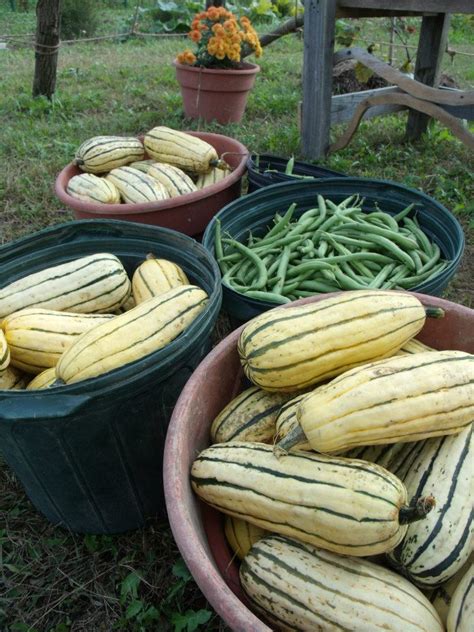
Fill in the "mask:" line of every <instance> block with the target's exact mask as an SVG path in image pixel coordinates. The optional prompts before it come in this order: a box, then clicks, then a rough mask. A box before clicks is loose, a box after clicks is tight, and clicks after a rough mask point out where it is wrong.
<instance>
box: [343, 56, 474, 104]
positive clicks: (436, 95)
mask: <svg viewBox="0 0 474 632" xmlns="http://www.w3.org/2000/svg"><path fill="white" fill-rule="evenodd" d="M346 59H356V60H357V61H360V62H361V63H362V64H364V66H367V68H370V69H371V70H373V71H374V72H375V73H376V74H377V75H379V77H382V78H383V79H385V81H387V82H388V83H391V84H396V85H397V86H399V88H401V89H402V90H404V91H405V92H407V93H408V94H411V95H412V96H414V97H416V98H417V99H424V100H425V101H433V102H434V103H445V104H446V105H472V104H474V90H459V91H453V92H446V93H443V92H440V91H439V89H437V88H433V87H432V85H433V83H432V84H431V85H429V86H427V85H424V84H423V83H421V82H420V81H416V80H415V79H412V78H411V77H409V76H408V75H406V74H404V73H402V72H400V71H399V70H397V69H396V68H393V67H392V66H390V65H389V64H387V63H385V62H384V61H382V60H381V59H378V58H377V57H375V56H374V55H371V54H370V53H368V52H367V51H366V50H364V49H362V48H358V47H353V48H343V49H341V50H338V51H337V52H336V53H335V54H334V57H333V63H334V64H337V63H339V62H341V61H344V60H346ZM436 78H437V79H439V73H438V77H436V75H434V77H433V81H434V80H435V79H436ZM427 79H429V76H428V75H427Z"/></svg>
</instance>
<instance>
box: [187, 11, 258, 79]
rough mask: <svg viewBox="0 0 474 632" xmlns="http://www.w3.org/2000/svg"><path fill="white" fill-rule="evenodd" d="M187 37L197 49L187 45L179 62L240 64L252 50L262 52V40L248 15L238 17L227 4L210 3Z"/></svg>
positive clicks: (215, 65) (218, 65)
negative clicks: (216, 5)
mask: <svg viewBox="0 0 474 632" xmlns="http://www.w3.org/2000/svg"><path fill="white" fill-rule="evenodd" d="M188 37H189V38H190V39H192V40H193V42H195V43H196V44H197V50H196V53H193V52H192V51H191V50H189V49H186V50H185V51H183V52H182V53H180V54H179V55H178V56H177V61H178V62H179V63H180V64H188V65H190V66H201V67H203V68H238V67H239V64H240V61H241V59H242V57H245V56H246V55H248V54H249V53H251V52H252V51H253V52H254V53H255V56H256V57H260V55H261V54H262V47H261V46H260V40H259V39H258V35H257V33H256V32H255V30H254V28H253V27H252V24H251V22H250V20H249V19H248V18H247V17H245V16H244V17H241V18H237V17H236V16H235V15H234V14H233V13H231V12H230V11H227V10H226V9H224V7H210V8H209V9H208V10H207V11H202V12H201V13H197V14H196V15H195V16H194V19H193V21H192V23H191V31H190V32H189V34H188Z"/></svg>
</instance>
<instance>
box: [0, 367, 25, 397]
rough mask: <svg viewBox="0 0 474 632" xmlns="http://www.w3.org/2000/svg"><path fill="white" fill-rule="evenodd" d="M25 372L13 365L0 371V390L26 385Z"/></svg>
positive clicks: (15, 388) (14, 388) (18, 388)
mask: <svg viewBox="0 0 474 632" xmlns="http://www.w3.org/2000/svg"><path fill="white" fill-rule="evenodd" d="M26 382H27V380H26V378H25V374H24V373H22V372H21V371H19V370H18V369H15V367H13V366H9V367H7V368H6V369H5V370H4V371H0V391H9V390H20V389H23V388H25V387H26Z"/></svg>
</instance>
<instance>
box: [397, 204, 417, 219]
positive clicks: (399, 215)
mask: <svg viewBox="0 0 474 632" xmlns="http://www.w3.org/2000/svg"><path fill="white" fill-rule="evenodd" d="M414 206H415V203H414V202H413V203H412V204H410V205H408V206H407V207H406V208H404V209H403V211H400V212H399V213H397V214H396V215H394V216H393V219H394V220H395V221H396V222H397V223H398V222H400V221H401V220H402V219H403V218H404V217H406V216H407V215H408V213H409V212H410V211H411V210H412V208H414Z"/></svg>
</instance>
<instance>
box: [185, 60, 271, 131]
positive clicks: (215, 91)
mask: <svg viewBox="0 0 474 632" xmlns="http://www.w3.org/2000/svg"><path fill="white" fill-rule="evenodd" d="M173 64H174V66H175V68H176V78H177V80H178V83H179V85H180V87H181V96H182V98H183V106H184V113H185V115H186V117H187V118H192V119H202V120H203V121H206V122H210V121H217V122H218V123H239V122H240V121H241V120H242V116H243V114H244V110H245V106H246V105H247V96H248V93H249V92H250V90H251V89H252V88H253V85H254V83H255V76H256V75H257V73H258V72H259V71H260V66H257V64H251V63H248V62H243V63H242V64H241V68H240V69H238V70H234V69H223V68H202V67H198V66H188V65H186V64H180V63H179V62H178V61H176V60H175V61H174V62H173Z"/></svg>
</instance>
